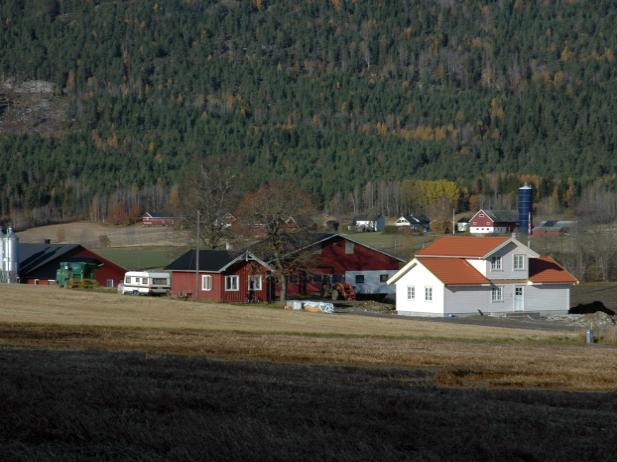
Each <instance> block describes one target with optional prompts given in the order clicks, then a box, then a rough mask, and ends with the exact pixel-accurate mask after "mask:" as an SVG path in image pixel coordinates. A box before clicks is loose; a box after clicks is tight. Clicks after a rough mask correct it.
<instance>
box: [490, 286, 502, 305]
mask: <svg viewBox="0 0 617 462" xmlns="http://www.w3.org/2000/svg"><path fill="white" fill-rule="evenodd" d="M491 302H493V303H495V302H503V286H497V287H493V288H492V289H491Z"/></svg>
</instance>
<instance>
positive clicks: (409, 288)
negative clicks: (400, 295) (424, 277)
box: [407, 286, 416, 301]
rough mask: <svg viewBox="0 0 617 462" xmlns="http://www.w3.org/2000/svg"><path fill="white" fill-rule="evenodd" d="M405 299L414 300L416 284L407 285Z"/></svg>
mask: <svg viewBox="0 0 617 462" xmlns="http://www.w3.org/2000/svg"><path fill="white" fill-rule="evenodd" d="M407 300H409V301H415V300H416V286H407Z"/></svg>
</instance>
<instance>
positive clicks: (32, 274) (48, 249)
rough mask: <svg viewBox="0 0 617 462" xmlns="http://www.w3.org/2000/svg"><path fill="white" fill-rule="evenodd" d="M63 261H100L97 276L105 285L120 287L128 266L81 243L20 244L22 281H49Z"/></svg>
mask: <svg viewBox="0 0 617 462" xmlns="http://www.w3.org/2000/svg"><path fill="white" fill-rule="evenodd" d="M63 261H84V262H93V263H97V264H100V265H101V266H100V267H99V268H97V269H96V271H95V272H94V277H95V278H96V280H97V281H98V283H99V284H100V285H101V286H103V287H116V286H117V285H118V282H120V281H122V279H123V278H124V273H125V272H126V270H125V269H124V268H122V267H121V266H119V265H116V264H115V263H113V262H111V261H109V260H107V259H106V258H104V257H101V256H100V255H97V254H96V253H94V252H92V251H90V250H88V249H86V248H85V247H82V246H81V245H79V244H47V243H42V244H24V243H20V244H19V271H18V273H19V281H20V282H21V283H24V284H49V283H54V282H55V280H56V271H57V270H58V267H59V266H60V263H61V262H63Z"/></svg>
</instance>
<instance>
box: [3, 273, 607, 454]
mask: <svg viewBox="0 0 617 462" xmlns="http://www.w3.org/2000/svg"><path fill="white" fill-rule="evenodd" d="M0 294H1V296H0V370H1V371H2V374H0V400H1V402H2V406H0V447H2V457H3V460H9V461H11V460H50V459H51V460H63V461H79V460H84V459H89V460H143V461H158V460H161V461H163V460H165V461H167V460H238V459H241V460H285V461H288V460H332V461H334V460H336V461H346V460H353V461H357V460H366V461H369V460H370V461H372V460H427V461H440V460H448V461H467V460H495V461H497V460H499V461H506V460H507V461H509V460H521V461H534V460H538V461H539V460H542V461H544V460H555V461H566V460H586V459H589V460H611V458H612V457H613V456H614V450H615V441H616V438H617V394H616V393H615V390H617V373H616V372H615V371H617V354H616V353H617V349H616V348H613V347H609V346H585V345H582V342H583V335H582V333H580V332H570V331H559V330H550V331H544V330H526V329H515V328H504V327H488V326H477V325H464V324H453V323H450V322H447V320H446V322H435V321H433V322H430V321H419V320H410V319H397V318H387V317H367V316H359V315H351V314H341V315H327V314H321V313H308V312H295V311H285V310H282V309H280V308H277V307H276V306H273V307H268V306H265V305H264V306H255V305H251V306H246V305H222V304H212V303H197V302H184V301H177V300H171V299H167V298H150V297H130V296H120V295H116V294H113V293H101V292H93V291H85V290H66V289H60V288H57V287H44V286H24V285H21V286H17V285H13V286H8V285H2V286H0Z"/></svg>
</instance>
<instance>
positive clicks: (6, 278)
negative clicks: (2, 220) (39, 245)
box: [0, 227, 19, 283]
mask: <svg viewBox="0 0 617 462" xmlns="http://www.w3.org/2000/svg"><path fill="white" fill-rule="evenodd" d="M18 271H19V238H18V237H17V234H15V233H14V232H13V228H11V227H8V228H7V229H6V234H4V233H2V232H1V231H0V281H1V282H7V283H12V282H17V275H18V274H19V273H18Z"/></svg>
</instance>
